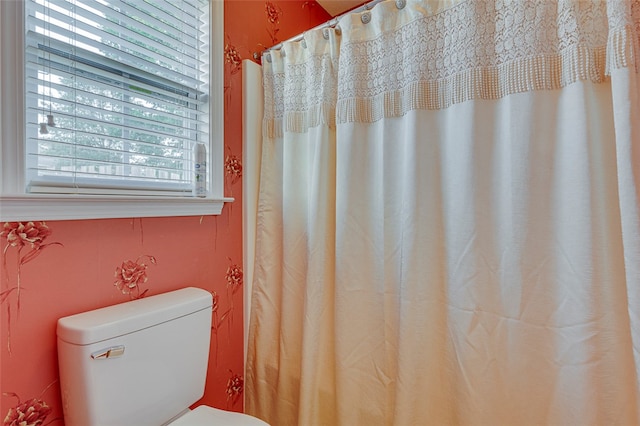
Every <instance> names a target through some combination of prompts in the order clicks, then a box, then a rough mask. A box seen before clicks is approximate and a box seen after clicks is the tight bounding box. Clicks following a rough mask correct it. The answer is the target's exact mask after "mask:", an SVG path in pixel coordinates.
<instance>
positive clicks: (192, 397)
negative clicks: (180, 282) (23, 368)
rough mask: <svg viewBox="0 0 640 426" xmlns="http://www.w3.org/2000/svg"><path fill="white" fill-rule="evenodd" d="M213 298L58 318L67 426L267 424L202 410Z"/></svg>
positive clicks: (169, 298)
mask: <svg viewBox="0 0 640 426" xmlns="http://www.w3.org/2000/svg"><path fill="white" fill-rule="evenodd" d="M211 316H212V296H211V294H210V293H209V292H207V291H205V290H202V289H198V288H194V287H188V288H183V289H181V290H176V291H172V292H169V293H164V294H159V295H156V296H150V297H146V298H143V299H139V300H135V301H130V302H125V303H121V304H118V305H114V306H109V307H106V308H101V309H96V310H93V311H89V312H83V313H80V314H76V315H71V316H68V317H64V318H60V319H59V320H58V327H57V336H58V366H59V370H60V387H61V391H62V402H63V412H64V420H65V425H66V426H129V425H136V426H161V425H162V426H164V425H171V426H198V425H207V426H218V425H219V426H241V425H242V426H268V424H267V423H265V422H264V421H262V420H260V419H258V418H255V417H252V416H249V415H246V414H242V413H236V412H231V411H226V410H220V409H217V408H213V407H208V406H206V405H200V406H198V407H196V408H195V409H193V410H189V409H188V407H190V406H192V405H193V404H194V403H196V402H197V401H198V400H199V399H200V398H201V397H202V396H203V395H204V386H205V381H206V377H207V367H208V362H209V344H210V340H211Z"/></svg>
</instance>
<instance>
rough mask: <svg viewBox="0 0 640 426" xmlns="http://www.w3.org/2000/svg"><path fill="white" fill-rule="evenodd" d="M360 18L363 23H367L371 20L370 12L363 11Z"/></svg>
mask: <svg viewBox="0 0 640 426" xmlns="http://www.w3.org/2000/svg"><path fill="white" fill-rule="evenodd" d="M360 20H361V21H362V23H363V24H368V23H369V22H371V12H365V13H363V14H362V16H361V17H360Z"/></svg>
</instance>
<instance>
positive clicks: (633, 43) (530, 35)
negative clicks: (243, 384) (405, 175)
mask: <svg viewBox="0 0 640 426" xmlns="http://www.w3.org/2000/svg"><path fill="white" fill-rule="evenodd" d="M421 3H424V2H423V1H422V2H421V1H413V2H411V3H409V4H408V5H407V8H410V7H413V10H411V11H405V10H399V11H394V12H393V14H398V15H399V14H402V13H413V15H414V16H415V18H414V19H411V20H408V21H405V22H401V23H400V24H399V25H397V28H396V29H393V30H391V31H387V32H379V33H377V34H376V33H374V32H373V30H369V31H368V32H367V31H362V28H360V31H355V29H357V28H351V27H355V26H356V25H364V24H362V23H360V22H359V19H351V20H349V21H348V22H346V23H345V25H344V26H343V22H342V21H341V26H343V28H342V34H343V36H342V41H341V43H340V46H339V48H338V49H335V50H336V51H338V50H339V52H340V53H339V57H338V58H331V59H329V58H327V57H326V55H325V57H324V60H323V61H319V59H318V58H317V57H314V56H313V55H309V56H307V57H306V59H305V62H304V63H290V64H286V63H285V64H284V65H283V68H282V70H278V71H275V69H274V70H271V69H267V68H266V67H265V71H264V72H265V91H271V90H273V91H274V93H275V95H274V96H275V97H278V96H281V99H275V98H273V99H272V100H275V101H276V103H275V104H271V105H269V104H268V103H267V101H270V100H269V99H265V106H266V108H265V111H266V114H265V130H266V135H267V136H270V137H278V136H281V135H282V133H283V131H287V132H288V131H291V132H304V131H306V129H308V128H309V127H313V126H317V125H320V124H321V123H324V124H327V125H329V126H333V125H335V123H346V122H363V123H370V122H375V121H377V120H380V119H382V118H384V117H398V116H402V115H404V114H406V113H407V112H408V111H411V110H415V109H442V108H447V107H449V106H451V105H452V104H455V103H460V102H464V101H468V100H472V99H499V98H502V97H504V96H507V95H510V94H515V93H521V92H527V91H532V90H552V89H560V88H562V87H565V86H567V85H569V84H572V83H575V82H577V81H592V82H596V83H600V82H603V81H606V80H607V78H608V74H610V71H611V70H612V69H617V68H625V67H629V68H633V69H635V71H636V72H639V71H640V1H637V0H631V1H626V0H608V1H606V0H560V1H550V0H518V1H513V0H495V1H487V0H464V1H462V2H461V3H459V4H457V5H455V6H453V7H451V8H449V9H446V10H444V11H441V12H440V13H437V14H435V15H429V16H424V10H425V9H426V8H424V7H420V4H421ZM376 8H377V7H376ZM376 8H374V10H373V11H372V12H375V11H376ZM394 16H395V15H390V16H384V20H387V21H388V20H389V19H396V18H397V17H394ZM363 34H364V35H363ZM356 37H360V38H359V39H358V38H356ZM320 42H322V40H320ZM320 62H322V63H323V64H324V65H325V67H324V71H327V69H326V65H327V64H328V63H331V64H332V67H335V68H333V69H332V72H331V73H329V76H326V75H325V76H324V78H321V77H317V76H314V70H315V71H316V73H319V72H321V71H320V69H319V68H316V67H314V66H313V64H314V63H315V65H318V64H319V63H320ZM301 67H302V68H304V70H305V72H304V73H302V72H300V68H301ZM321 68H323V67H321ZM321 79H322V84H320V80H321ZM278 93H279V94H278ZM267 97H269V95H267ZM320 99H322V101H321V102H318V101H319V100H320ZM334 101H335V103H334ZM334 106H335V107H334Z"/></svg>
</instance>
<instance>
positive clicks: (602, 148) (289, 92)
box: [245, 0, 640, 426]
mask: <svg viewBox="0 0 640 426" xmlns="http://www.w3.org/2000/svg"><path fill="white" fill-rule="evenodd" d="M639 35H640V2H639V1H637V0H609V1H605V0H601V1H600V0H559V1H551V0H517V1H516V0H496V1H489V0H448V1H445V0H442V1H437V0H408V1H406V2H404V1H402V0H399V1H391V0H389V1H384V2H382V3H380V4H378V5H377V6H376V7H375V8H373V9H372V10H371V11H367V12H362V13H357V14H351V15H348V16H346V17H344V18H342V19H341V20H340V22H339V29H329V30H324V31H323V30H313V31H310V32H308V33H306V34H305V37H304V41H302V42H295V43H293V42H292V43H285V44H284V48H283V49H282V51H273V52H271V53H270V54H269V57H265V58H264V59H263V79H264V90H265V93H264V96H265V105H264V107H265V113H264V121H263V142H262V153H263V157H262V162H261V165H262V166H261V167H262V169H261V175H260V195H259V202H258V219H257V235H256V241H257V243H256V255H255V264H254V266H255V271H254V273H255V276H254V281H253V295H252V312H251V322H250V329H249V343H248V357H247V373H246V381H247V384H246V390H245V392H246V410H247V412H249V413H251V414H254V415H256V416H258V417H261V418H263V419H265V420H267V421H268V422H270V423H271V424H272V425H274V426H276V425H277V426H286V425H301V426H312V425H328V426H338V425H345V426H355V425H363V426H365V425H366V426H369V425H398V426H405V425H406V426H411V425H453V424H458V425H614V424H617V425H634V424H640V411H639V407H640V405H639V399H638V398H639V390H640V388H639V386H640V385H639V381H638V372H639V368H640V353H639V350H640V214H639V207H640V204H639V200H638V195H639V193H640V151H639V150H640V98H639V95H640V88H639V87H638V81H639V74H638V73H639V72H640V37H639Z"/></svg>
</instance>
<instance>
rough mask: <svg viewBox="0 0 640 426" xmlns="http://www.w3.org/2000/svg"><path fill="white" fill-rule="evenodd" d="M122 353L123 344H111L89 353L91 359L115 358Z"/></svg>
mask: <svg viewBox="0 0 640 426" xmlns="http://www.w3.org/2000/svg"><path fill="white" fill-rule="evenodd" d="M123 354H124V346H123V345H120V346H112V347H110V348H106V349H101V350H99V351H97V352H94V353H92V354H91V358H92V359H107V358H116V357H119V356H122V355H123Z"/></svg>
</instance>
